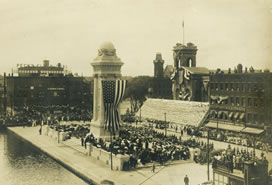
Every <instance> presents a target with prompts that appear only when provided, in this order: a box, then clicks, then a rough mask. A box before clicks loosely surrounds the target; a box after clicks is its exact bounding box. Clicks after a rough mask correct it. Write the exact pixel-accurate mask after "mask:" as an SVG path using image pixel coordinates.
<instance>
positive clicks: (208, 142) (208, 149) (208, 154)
mask: <svg viewBox="0 0 272 185" xmlns="http://www.w3.org/2000/svg"><path fill="white" fill-rule="evenodd" d="M207 129H208V137H207V158H208V159H207V160H208V161H207V164H208V166H207V168H208V170H207V171H208V172H207V173H208V181H210V147H209V145H210V130H209V128H207Z"/></svg>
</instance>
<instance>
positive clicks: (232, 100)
mask: <svg viewBox="0 0 272 185" xmlns="http://www.w3.org/2000/svg"><path fill="white" fill-rule="evenodd" d="M230 103H231V105H234V98H233V97H230Z"/></svg>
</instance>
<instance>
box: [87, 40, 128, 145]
mask: <svg viewBox="0 0 272 185" xmlns="http://www.w3.org/2000/svg"><path fill="white" fill-rule="evenodd" d="M91 65H92V67H93V71H94V75H93V77H94V89H93V90H94V91H93V92H94V93H93V94H94V95H93V119H92V121H91V133H92V134H93V135H94V137H96V138H102V139H105V140H109V139H110V133H109V131H107V130H105V129H104V126H105V117H104V100H103V89H102V81H103V80H118V79H120V78H121V66H122V65H123V62H122V61H121V60H120V58H118V57H117V56H116V50H115V48H114V46H113V44H112V43H110V42H106V43H104V44H102V45H101V47H100V48H99V50H98V56H97V57H96V58H95V59H94V61H93V62H92V63H91ZM116 134H117V133H116Z"/></svg>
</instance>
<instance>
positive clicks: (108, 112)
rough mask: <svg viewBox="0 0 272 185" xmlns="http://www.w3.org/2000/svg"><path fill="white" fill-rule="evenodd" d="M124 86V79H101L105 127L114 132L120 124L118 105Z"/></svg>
mask: <svg viewBox="0 0 272 185" xmlns="http://www.w3.org/2000/svg"><path fill="white" fill-rule="evenodd" d="M125 88H126V80H102V89H103V99H104V110H105V112H104V113H105V129H106V130H109V131H111V132H113V133H115V132H116V131H117V130H118V129H119V126H120V115H119V112H118V105H119V103H120V102H121V100H122V98H123V96H124V94H125Z"/></svg>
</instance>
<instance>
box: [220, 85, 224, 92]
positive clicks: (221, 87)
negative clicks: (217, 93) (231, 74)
mask: <svg viewBox="0 0 272 185" xmlns="http://www.w3.org/2000/svg"><path fill="white" fill-rule="evenodd" d="M220 90H221V91H223V90H224V85H223V83H220Z"/></svg>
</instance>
